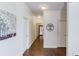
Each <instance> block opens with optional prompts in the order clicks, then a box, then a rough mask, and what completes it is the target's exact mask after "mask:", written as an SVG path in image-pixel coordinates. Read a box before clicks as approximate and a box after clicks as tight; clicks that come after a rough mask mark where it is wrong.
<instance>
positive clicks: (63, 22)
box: [58, 7, 67, 47]
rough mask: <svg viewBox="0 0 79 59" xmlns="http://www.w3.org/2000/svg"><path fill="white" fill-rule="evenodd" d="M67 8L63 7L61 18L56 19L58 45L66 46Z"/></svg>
mask: <svg viewBox="0 0 79 59" xmlns="http://www.w3.org/2000/svg"><path fill="white" fill-rule="evenodd" d="M66 15H67V9H66V7H63V8H62V10H61V16H60V17H61V18H60V20H59V21H58V31H59V33H58V42H59V44H58V47H66V39H67V16H66Z"/></svg>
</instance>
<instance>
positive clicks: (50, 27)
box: [46, 23, 54, 32]
mask: <svg viewBox="0 0 79 59" xmlns="http://www.w3.org/2000/svg"><path fill="white" fill-rule="evenodd" d="M46 29H47V30H48V31H49V32H51V31H53V30H54V25H53V24H52V23H48V24H47V25H46Z"/></svg>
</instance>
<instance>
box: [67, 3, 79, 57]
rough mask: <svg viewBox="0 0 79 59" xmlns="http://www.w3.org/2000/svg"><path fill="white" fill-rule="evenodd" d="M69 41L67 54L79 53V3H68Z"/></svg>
mask: <svg viewBox="0 0 79 59" xmlns="http://www.w3.org/2000/svg"><path fill="white" fill-rule="evenodd" d="M67 20H68V41H67V55H69V56H74V55H79V3H77V2H73V3H68V5H67Z"/></svg>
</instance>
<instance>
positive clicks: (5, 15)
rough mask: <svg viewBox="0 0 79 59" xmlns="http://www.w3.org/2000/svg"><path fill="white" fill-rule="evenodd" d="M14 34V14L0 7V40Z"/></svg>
mask: <svg viewBox="0 0 79 59" xmlns="http://www.w3.org/2000/svg"><path fill="white" fill-rule="evenodd" d="M14 36H16V16H15V15H14V14H12V13H10V12H8V11H6V10H2V9H0V40H4V39H7V38H11V37H14Z"/></svg>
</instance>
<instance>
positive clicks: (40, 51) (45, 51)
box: [23, 37, 66, 56]
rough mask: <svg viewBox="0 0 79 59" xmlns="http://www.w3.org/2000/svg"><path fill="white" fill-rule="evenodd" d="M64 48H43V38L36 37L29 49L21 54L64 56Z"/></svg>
mask: <svg viewBox="0 0 79 59" xmlns="http://www.w3.org/2000/svg"><path fill="white" fill-rule="evenodd" d="M65 55H66V48H43V39H42V37H40V38H39V39H36V40H35V42H34V43H33V45H32V46H31V48H30V49H29V50H26V51H25V52H24V54H23V56H65Z"/></svg>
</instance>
